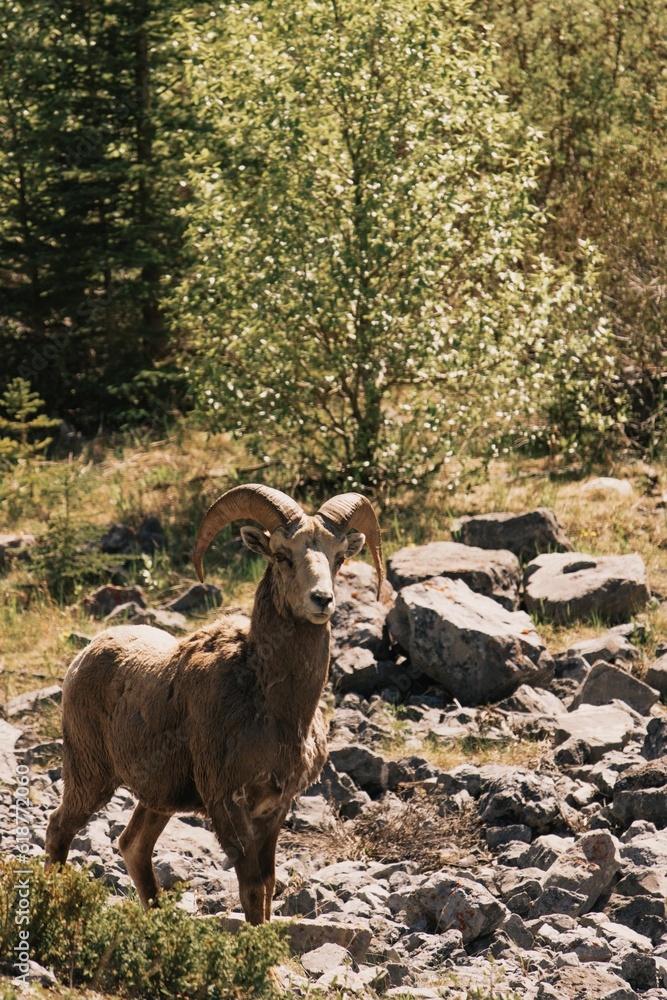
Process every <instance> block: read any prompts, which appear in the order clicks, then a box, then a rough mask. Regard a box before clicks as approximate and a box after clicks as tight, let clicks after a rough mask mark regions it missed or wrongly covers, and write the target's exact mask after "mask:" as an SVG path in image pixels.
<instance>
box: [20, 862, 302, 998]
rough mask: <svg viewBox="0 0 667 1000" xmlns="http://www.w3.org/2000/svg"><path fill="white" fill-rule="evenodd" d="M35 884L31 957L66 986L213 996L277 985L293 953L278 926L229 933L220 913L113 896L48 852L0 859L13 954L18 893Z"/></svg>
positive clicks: (269, 991) (170, 901)
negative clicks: (276, 972) (276, 969)
mask: <svg viewBox="0 0 667 1000" xmlns="http://www.w3.org/2000/svg"><path fill="white" fill-rule="evenodd" d="M26 871H28V872H29V875H28V876H27V877H28V879H29V882H30V958H31V960H32V961H35V962H38V963H40V964H41V965H43V966H45V967H47V968H49V969H51V970H52V971H53V972H54V973H55V975H56V977H57V979H58V980H59V981H60V982H62V983H64V984H66V985H68V986H80V985H89V986H90V987H91V988H93V989H95V990H98V991H100V992H104V993H112V994H113V995H117V996H123V997H137V998H143V1000H160V998H162V997H168V996H169V997H172V996H178V997H182V998H183V1000H199V998H200V997H202V996H206V997H210V998H211V1000H223V998H230V1000H231V998H237V997H239V996H242V997H251V996H264V997H270V996H273V995H275V994H276V993H277V991H276V989H275V986H274V981H273V980H272V978H271V975H270V970H271V968H272V967H273V966H274V965H276V964H277V963H278V962H279V961H281V960H282V959H284V958H285V957H286V956H287V954H288V949H287V944H286V942H285V941H284V937H283V935H281V933H280V931H279V930H277V929H276V928H275V927H272V926H270V925H269V924H265V925H263V926H262V927H251V926H250V925H248V926H246V927H243V928H241V930H240V931H239V933H238V934H237V935H236V936H234V935H231V934H227V933H224V932H223V931H222V930H221V929H220V927H219V926H218V924H217V921H216V920H215V919H214V918H211V919H209V920H202V919H195V918H194V917H192V916H191V915H190V914H188V913H187V912H186V911H185V910H184V909H182V908H180V907H179V906H178V901H179V893H178V892H171V893H166V894H164V895H163V896H162V898H161V901H160V906H159V907H157V908H155V909H153V910H151V911H150V912H149V913H145V912H144V910H143V909H142V907H141V905H140V904H139V902H137V901H136V900H127V901H125V902H117V901H116V902H114V903H113V904H112V903H110V899H109V897H110V895H111V894H110V890H109V888H108V886H106V885H105V883H104V882H103V881H102V880H100V879H99V878H97V879H96V878H93V877H92V876H91V874H90V873H89V872H88V871H87V870H86V869H85V868H75V867H74V866H73V865H66V866H60V865H58V866H56V867H54V868H51V869H49V871H44V865H43V860H42V859H41V858H34V859H32V858H30V859H25V858H22V859H16V858H0V955H2V956H3V957H4V956H9V955H14V953H15V950H16V949H17V948H18V947H19V945H20V937H19V933H20V930H21V925H20V924H18V923H17V922H16V921H15V919H14V917H15V915H16V892H17V890H18V887H19V884H25V881H26Z"/></svg>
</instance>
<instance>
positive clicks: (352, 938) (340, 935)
mask: <svg viewBox="0 0 667 1000" xmlns="http://www.w3.org/2000/svg"><path fill="white" fill-rule="evenodd" d="M211 919H214V920H217V921H218V924H219V926H220V929H221V930H223V931H228V932H230V933H231V934H236V933H237V932H238V931H239V930H240V928H241V927H244V926H247V925H246V922H245V917H244V916H243V914H242V913H229V914H226V915H223V916H218V915H216V916H215V917H213V918H211ZM273 920H274V922H275V923H276V924H277V926H278V927H281V926H287V938H288V940H289V943H290V947H291V948H292V951H294V952H296V954H297V955H303V954H305V953H306V952H311V951H315V949H317V948H320V947H321V946H322V945H323V944H337V945H340V946H341V947H342V948H345V949H346V951H348V952H349V953H350V955H351V956H352V958H353V959H354V960H355V961H356V962H363V960H364V959H365V957H366V952H367V951H368V946H369V945H370V943H371V932H370V930H369V929H368V927H364V926H362V925H360V924H352V923H336V922H334V921H333V920H331V921H330V920H324V919H323V918H321V917H317V918H315V919H314V920H313V919H305V918H304V919H301V920H299V919H296V920H295V919H293V918H292V917H280V916H278V917H274V918H273Z"/></svg>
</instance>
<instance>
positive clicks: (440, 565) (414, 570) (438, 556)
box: [387, 542, 521, 611]
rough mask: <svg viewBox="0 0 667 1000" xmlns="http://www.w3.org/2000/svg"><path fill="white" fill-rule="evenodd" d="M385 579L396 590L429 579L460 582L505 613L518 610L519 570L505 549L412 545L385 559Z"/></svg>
mask: <svg viewBox="0 0 667 1000" xmlns="http://www.w3.org/2000/svg"><path fill="white" fill-rule="evenodd" d="M387 576H388V578H389V580H390V581H391V583H392V584H393V585H394V587H395V588H396V590H401V589H402V588H403V587H409V586H411V585H412V584H415V583H422V582H424V581H425V580H430V579H431V578H432V577H444V578H446V579H448V580H463V581H464V583H466V584H467V585H468V586H469V587H470V589H471V590H472V591H474V592H475V593H477V594H482V595H483V596H484V597H491V598H493V599H494V600H496V601H498V603H499V604H501V605H502V606H503V607H504V608H506V609H507V610H508V611H516V610H517V608H518V607H519V588H520V586H521V567H520V565H519V560H518V559H517V557H516V556H515V555H513V553H511V552H508V551H507V550H499V551H490V550H488V549H479V548H473V547H471V546H469V545H459V544H458V543H457V542H429V544H428V545H412V546H409V547H408V548H405V549H399V551H398V552H395V553H394V555H393V556H392V557H391V558H390V559H388V560H387Z"/></svg>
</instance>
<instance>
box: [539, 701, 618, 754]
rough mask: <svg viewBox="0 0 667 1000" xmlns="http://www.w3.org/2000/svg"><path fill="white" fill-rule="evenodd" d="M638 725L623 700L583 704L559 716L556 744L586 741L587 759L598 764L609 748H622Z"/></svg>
mask: <svg viewBox="0 0 667 1000" xmlns="http://www.w3.org/2000/svg"><path fill="white" fill-rule="evenodd" d="M636 728H637V720H636V717H635V715H634V714H633V713H632V711H631V709H629V708H627V707H626V706H625V705H624V704H623V703H620V702H614V703H613V704H611V705H580V706H579V708H577V709H575V710H574V711H573V712H567V713H565V715H560V716H557V717H556V726H555V729H554V739H555V743H556V746H560V745H561V744H566V743H570V742H572V741H576V742H577V743H581V744H583V748H584V750H583V759H585V760H586V761H587V762H588V763H590V764H594V763H596V762H597V761H599V760H601V759H602V757H604V755H605V754H606V753H609V751H611V750H621V749H622V748H623V747H624V746H625V744H626V743H627V742H628V741H629V740H630V738H631V737H632V736H633V734H634V733H635V730H636ZM557 756H558V755H557ZM562 762H563V763H564V761H562Z"/></svg>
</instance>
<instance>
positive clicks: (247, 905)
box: [234, 844, 266, 926]
mask: <svg viewBox="0 0 667 1000" xmlns="http://www.w3.org/2000/svg"><path fill="white" fill-rule="evenodd" d="M234 869H235V871H236V875H237V877H238V880H239V895H240V897H241V907H242V909H243V912H244V913H245V918H246V920H247V921H248V923H249V924H254V925H255V926H257V924H263V923H264V920H265V913H266V909H265V902H264V900H265V888H264V880H263V878H262V873H261V871H260V867H259V859H258V857H257V849H256V847H255V845H254V844H253V845H252V846H251V847H250V849H246V853H245V854H244V855H242V857H240V858H239V859H238V860H237V862H236V864H235V865H234Z"/></svg>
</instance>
